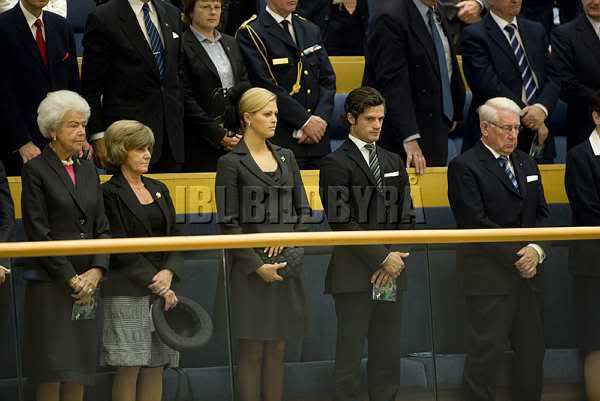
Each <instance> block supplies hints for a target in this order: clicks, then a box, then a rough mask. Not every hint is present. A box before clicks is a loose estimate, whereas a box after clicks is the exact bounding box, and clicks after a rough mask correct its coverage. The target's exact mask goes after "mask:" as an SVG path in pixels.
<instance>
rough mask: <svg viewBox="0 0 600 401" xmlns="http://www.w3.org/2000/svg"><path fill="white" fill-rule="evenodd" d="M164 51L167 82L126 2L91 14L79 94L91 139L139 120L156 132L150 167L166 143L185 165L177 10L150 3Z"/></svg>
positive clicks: (154, 1) (119, 0)
mask: <svg viewBox="0 0 600 401" xmlns="http://www.w3.org/2000/svg"><path fill="white" fill-rule="evenodd" d="M152 4H154V7H155V9H156V13H157V14H158V20H159V25H160V26H158V27H157V29H160V31H161V32H162V37H163V41H164V48H165V77H164V79H163V80H162V81H161V80H160V74H159V71H158V66H157V65H156V60H155V59H154V56H153V54H152V51H151V49H150V46H149V45H148V42H147V41H146V38H145V37H144V34H143V33H142V30H141V29H140V25H139V24H138V21H137V19H136V16H135V15H134V13H133V10H132V9H131V6H130V5H129V2H128V1H127V0H111V1H109V2H108V3H105V4H102V5H100V6H98V7H97V8H96V9H95V10H94V11H93V12H92V13H90V14H89V16H88V19H87V22H86V26H85V34H84V36H83V47H84V52H83V65H82V74H81V78H82V92H83V95H84V97H85V98H86V100H87V101H88V103H89V104H90V107H91V109H92V115H91V117H90V120H89V122H88V126H87V132H88V134H89V135H93V134H96V133H98V132H103V131H104V130H106V128H108V126H109V125H110V124H112V123H113V122H115V121H117V120H122V119H130V120H137V121H139V122H141V123H143V124H146V125H147V126H149V127H150V128H151V129H152V131H153V132H154V140H155V145H154V151H153V152H152V163H154V162H156V161H158V160H159V159H160V158H161V156H162V146H163V144H164V143H165V141H166V140H167V138H168V141H169V147H170V149H171V153H172V156H173V159H174V160H175V161H176V162H180V163H181V162H183V159H184V145H183V143H184V142H183V91H182V89H181V85H180V80H179V63H180V60H181V57H180V56H181V44H180V36H181V18H180V12H179V10H178V9H177V8H175V7H173V6H172V5H170V4H168V3H166V2H164V1H157V0H152Z"/></svg>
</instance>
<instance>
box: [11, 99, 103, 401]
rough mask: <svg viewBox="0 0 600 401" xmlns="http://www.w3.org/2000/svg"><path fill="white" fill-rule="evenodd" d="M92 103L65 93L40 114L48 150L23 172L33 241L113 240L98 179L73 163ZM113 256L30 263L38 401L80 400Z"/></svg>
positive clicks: (29, 313) (30, 330) (29, 329)
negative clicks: (101, 288) (101, 286)
mask: <svg viewBox="0 0 600 401" xmlns="http://www.w3.org/2000/svg"><path fill="white" fill-rule="evenodd" d="M89 116H90V108H89V106H88V104H87V102H86V101H85V100H84V99H83V98H82V97H81V96H79V95H78V94H76V93H74V92H70V91H66V90H62V91H57V92H51V93H49V94H48V96H47V97H46V98H45V99H44V100H43V101H42V103H41V104H40V106H39V108H38V118H37V121H38V125H39V127H40V132H41V133H42V135H44V136H45V137H46V138H48V139H50V141H51V142H50V143H49V144H48V145H47V146H46V148H44V150H43V151H42V153H41V154H40V155H39V156H38V157H36V158H34V159H32V160H31V161H29V162H28V163H27V164H25V166H24V168H23V172H22V183H23V192H22V195H21V196H22V201H21V205H22V208H23V225H24V228H25V234H26V236H27V239H28V240H29V241H52V240H76V239H91V238H109V237H110V234H109V224H108V220H107V218H106V215H105V213H104V201H103V196H102V188H101V187H100V180H99V178H98V175H97V173H96V169H95V167H94V165H93V164H92V162H90V161H87V160H80V159H78V158H77V157H76V155H78V154H79V152H80V151H81V148H82V146H83V144H84V142H85V126H86V123H87V120H88V118H89ZM108 261H109V257H108V255H80V256H53V257H39V258H32V259H31V260H30V261H29V262H28V263H27V270H26V273H25V278H26V279H27V280H28V282H27V290H26V296H25V341H24V348H25V354H26V363H27V367H28V369H29V372H28V374H29V377H30V379H31V380H32V381H33V382H34V383H35V384H36V397H37V400H38V401H66V400H69V401H77V400H82V399H83V389H84V385H86V384H91V383H92V381H93V378H94V375H95V371H96V352H97V321H96V289H97V287H98V283H99V282H100V279H101V278H102V277H103V275H104V272H105V270H106V269H107V267H108Z"/></svg>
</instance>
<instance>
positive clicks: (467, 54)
mask: <svg viewBox="0 0 600 401" xmlns="http://www.w3.org/2000/svg"><path fill="white" fill-rule="evenodd" d="M517 25H518V27H519V34H520V36H521V39H522V40H523V47H524V49H525V53H526V54H527V58H528V60H529V65H530V67H531V69H532V70H533V72H534V74H535V76H536V77H537V82H538V91H537V95H536V96H535V98H534V99H533V100H532V102H531V104H535V103H540V104H542V105H543V106H544V107H546V109H548V113H549V115H551V114H552V110H553V109H554V106H555V104H556V101H557V100H558V95H559V88H558V85H557V84H556V83H555V82H554V80H553V79H552V78H551V77H550V76H549V74H548V64H549V59H548V57H549V53H548V40H547V38H546V32H545V31H544V27H543V26H542V25H540V24H539V23H537V22H533V21H529V20H527V19H524V18H517ZM461 49H462V52H463V69H464V72H465V77H466V79H467V82H468V83H469V87H470V88H471V91H472V92H473V101H472V102H471V108H470V111H469V113H470V116H469V119H470V122H471V123H470V129H469V130H468V132H467V133H466V134H465V138H464V142H463V149H469V148H470V147H471V146H473V145H474V144H476V143H477V142H478V141H479V137H480V136H481V135H480V130H479V117H478V116H477V109H478V108H479V106H481V105H482V104H483V103H485V102H486V101H487V100H488V99H490V98H493V97H499V96H502V97H507V98H509V99H511V100H513V101H514V102H515V103H517V104H518V105H519V106H520V107H525V106H526V105H525V103H523V100H522V91H523V79H522V77H521V71H520V70H519V65H518V63H517V59H516V57H515V55H514V53H513V51H512V49H511V47H510V44H509V43H508V40H507V39H506V36H504V33H503V32H502V31H501V30H500V27H499V26H498V24H497V23H496V21H494V19H493V18H492V16H491V14H488V15H486V16H485V17H484V18H483V19H482V20H481V21H479V22H477V23H475V24H473V25H470V26H468V27H467V28H465V30H464V31H463V34H462V44H461ZM533 135H534V133H533V132H532V131H530V130H523V131H522V132H521V133H520V134H519V149H521V150H523V151H525V152H527V153H529V148H530V147H531V142H532V140H533ZM546 144H547V146H546V149H545V153H544V158H545V159H553V158H554V156H555V151H554V146H553V144H554V141H553V140H552V139H549V140H547V142H546Z"/></svg>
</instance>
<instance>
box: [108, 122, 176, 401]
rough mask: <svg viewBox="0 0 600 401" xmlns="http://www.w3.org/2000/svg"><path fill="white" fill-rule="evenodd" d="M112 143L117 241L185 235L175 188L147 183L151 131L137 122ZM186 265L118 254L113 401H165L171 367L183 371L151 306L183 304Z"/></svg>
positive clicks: (164, 255)
mask: <svg viewBox="0 0 600 401" xmlns="http://www.w3.org/2000/svg"><path fill="white" fill-rule="evenodd" d="M104 138H105V140H106V151H107V160H108V162H109V164H110V165H111V166H112V167H113V168H115V169H116V170H117V171H116V173H115V174H114V175H113V176H112V178H111V179H110V180H109V181H108V182H107V183H105V184H104V185H103V190H104V202H105V205H106V215H107V217H108V220H109V221H110V227H111V231H112V234H113V237H115V238H131V237H159V236H173V235H178V234H179V229H178V228H177V225H176V224H175V208H174V207H173V201H172V200H171V196H170V195H169V190H168V189H167V187H166V186H165V185H164V184H163V183H161V182H160V181H157V180H153V179H151V178H148V177H144V174H145V173H147V172H148V165H149V163H150V157H151V154H152V148H153V146H154V135H153V133H152V131H151V130H150V128H148V127H147V126H145V125H144V124H142V123H139V122H137V121H127V120H122V121H117V122H115V123H113V124H111V126H110V127H108V129H107V130H106V133H105V136H104ZM182 264H183V258H182V255H181V253H179V252H153V253H128V254H115V255H112V256H111V263H110V268H111V273H110V274H109V276H108V278H107V280H106V282H105V283H104V284H103V294H104V330H103V344H102V345H103V346H102V354H101V363H102V364H103V365H106V366H115V367H118V369H117V374H116V377H115V380H114V382H113V392H112V395H113V397H112V399H113V401H124V400H135V399H137V400H144V401H159V400H160V399H161V396H162V381H163V380H162V375H163V368H164V367H176V366H177V365H178V363H179V353H178V352H176V351H175V350H173V349H171V348H169V347H168V346H166V345H165V344H164V342H163V341H162V340H161V339H160V337H159V336H158V334H157V333H156V331H155V330H154V329H153V324H152V318H151V309H150V305H151V304H152V300H153V298H154V297H161V298H163V299H164V305H165V306H164V308H165V310H169V309H171V308H173V307H174V306H175V305H176V304H177V296H176V295H175V292H174V291H173V289H172V288H171V284H172V282H173V281H174V280H175V279H177V272H178V271H179V270H180V269H181V267H182Z"/></svg>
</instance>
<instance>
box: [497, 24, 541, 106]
mask: <svg viewBox="0 0 600 401" xmlns="http://www.w3.org/2000/svg"><path fill="white" fill-rule="evenodd" d="M504 30H505V31H506V32H507V33H508V37H509V40H510V47H511V48H512V51H513V53H514V54H515V58H516V59H517V64H519V70H520V71H521V78H522V79H523V90H524V91H525V100H526V103H527V104H529V103H530V102H531V100H532V99H533V97H534V96H535V94H536V92H537V85H536V83H535V79H533V71H531V67H530V66H529V61H527V55H525V51H524V50H523V46H521V43H519V39H517V27H516V26H515V25H513V24H508V25H506V26H505V27H504Z"/></svg>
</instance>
